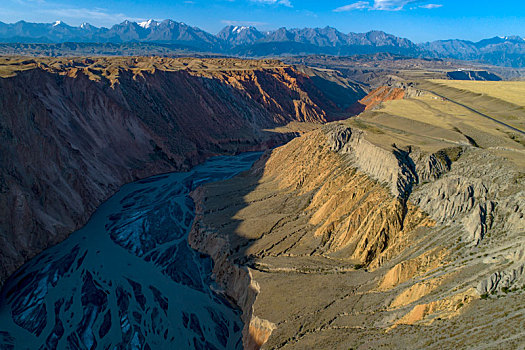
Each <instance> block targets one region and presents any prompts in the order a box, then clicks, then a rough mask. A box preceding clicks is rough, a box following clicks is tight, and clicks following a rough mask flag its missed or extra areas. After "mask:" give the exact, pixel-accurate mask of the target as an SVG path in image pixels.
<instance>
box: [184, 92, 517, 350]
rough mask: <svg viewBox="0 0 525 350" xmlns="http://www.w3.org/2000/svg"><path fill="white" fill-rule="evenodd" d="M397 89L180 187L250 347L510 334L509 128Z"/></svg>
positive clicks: (505, 337) (436, 344)
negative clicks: (249, 165)
mask: <svg viewBox="0 0 525 350" xmlns="http://www.w3.org/2000/svg"><path fill="white" fill-rule="evenodd" d="M421 85H424V86H425V90H429V89H431V88H435V87H436V86H437V85H436V84H434V83H428V82H421ZM437 87H438V88H439V93H447V94H449V95H454V94H455V93H456V90H455V89H450V90H446V91H445V90H444V89H448V88H446V87H443V86H442V85H440V86H437ZM407 96H411V97H409V98H406V99H403V100H397V101H388V102H385V103H383V104H382V105H381V106H380V107H379V108H377V109H375V110H371V111H366V112H364V113H363V114H361V115H360V116H359V117H357V118H352V119H350V120H347V121H344V122H337V123H332V124H329V125H327V126H324V127H321V128H319V129H317V130H314V131H312V132H310V133H308V134H305V135H303V136H302V137H300V138H298V139H295V140H293V141H291V142H290V143H289V144H287V145H285V146H283V147H280V148H278V149H276V150H274V151H272V152H269V153H268V154H267V155H266V157H265V158H263V159H262V160H261V161H259V163H258V164H256V166H255V167H254V168H253V169H252V170H251V171H250V172H248V173H245V174H243V175H241V176H239V177H237V178H235V179H232V180H229V181H225V182H221V183H216V184H208V185H206V186H204V187H203V188H201V189H199V190H197V192H196V193H195V194H194V198H195V199H196V202H197V208H198V209H197V211H198V217H197V219H196V224H195V226H194V230H193V232H192V235H191V237H190V241H191V243H192V245H193V246H194V247H195V248H197V249H198V250H200V251H203V252H206V253H208V254H210V255H212V257H213V258H214V259H215V261H216V266H215V274H216V277H217V280H218V282H219V283H220V284H222V285H223V286H224V287H225V289H226V291H227V293H228V294H229V295H230V296H232V297H234V298H235V299H236V300H238V301H239V300H240V301H241V304H242V306H243V310H244V317H245V321H246V322H249V323H250V328H249V330H250V332H249V334H250V335H251V338H250V341H249V342H248V343H247V344H249V345H250V346H252V347H253V348H256V347H257V346H256V345H257V344H262V343H265V344H264V345H263V348H268V349H314V348H316V349H423V348H424V349H467V348H468V349H501V348H508V349H519V348H523V347H524V346H525V341H524V339H525V274H524V270H525V251H524V248H523V247H524V246H525V218H524V214H525V162H524V159H525V143H524V139H523V137H522V136H521V135H519V134H517V133H515V132H512V131H511V129H508V128H507V129H506V128H505V127H504V126H502V125H500V124H497V123H496V122H494V121H491V120H488V119H486V118H483V117H482V116H480V115H479V114H477V113H475V112H472V111H470V110H468V109H466V108H464V107H461V106H460V105H458V104H455V103H452V102H450V101H445V100H443V99H442V98H440V97H438V96H437V95H435V94H432V93H430V92H428V91H422V90H417V89H412V88H411V89H409V91H407ZM454 96H455V97H456V98H458V101H460V102H462V103H465V102H469V101H471V100H469V98H470V97H471V96H470V95H467V96H466V98H462V97H464V96H460V95H454ZM481 102H483V103H486V105H485V106H486V108H489V107H494V101H493V100H491V99H488V100H484V101H481ZM483 103H482V105H483ZM520 118H521V117H520ZM523 121H524V120H522V119H519V120H517V121H516V122H517V123H518V124H520V123H521V122H523ZM240 267H247V268H248V270H244V269H243V268H240ZM246 271H248V272H246ZM240 276H243V277H242V278H245V279H248V280H250V278H251V284H250V286H249V288H246V287H244V288H243V287H242V285H240V284H239V283H238V281H239V279H240ZM245 284H246V283H245Z"/></svg>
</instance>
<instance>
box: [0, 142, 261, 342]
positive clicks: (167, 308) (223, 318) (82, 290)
mask: <svg viewBox="0 0 525 350" xmlns="http://www.w3.org/2000/svg"><path fill="white" fill-rule="evenodd" d="M260 155H261V153H258V152H257V153H256V152H254V153H244V154H241V155H238V156H234V157H215V158H212V159H209V160H208V161H207V162H206V163H204V164H203V165H200V166H198V167H196V168H194V169H193V170H192V171H190V172H187V173H171V174H165V175H159V176H154V177H151V178H148V179H145V180H141V181H137V182H134V183H131V184H128V185H125V186H123V187H122V188H121V189H120V191H119V192H117V193H116V194H115V195H114V196H113V197H111V198H110V199H109V200H108V201H106V202H105V203H104V204H102V205H101V206H100V207H99V208H98V209H97V211H96V212H95V213H94V214H93V216H92V217H91V219H90V220H89V222H88V223H87V224H86V226H85V227H83V228H82V229H80V230H78V231H76V232H74V233H73V234H72V235H71V236H70V237H69V238H68V239H66V240H65V241H64V242H62V243H60V244H58V245H56V246H54V247H52V248H49V249H47V250H45V251H44V252H43V253H41V254H40V255H38V256H37V257H35V258H34V259H32V260H31V261H29V262H28V263H27V264H25V265H24V266H23V267H22V268H21V269H20V270H19V271H17V272H16V273H15V274H14V275H13V276H12V277H11V278H10V279H9V280H8V281H7V282H6V284H5V286H4V288H3V290H2V293H1V296H0V349H2V350H3V349H242V334H241V332H242V328H243V324H242V321H241V317H240V316H241V312H240V310H238V309H236V308H235V307H234V306H233V305H231V304H230V303H229V302H228V301H227V300H226V299H224V298H223V297H222V296H220V295H218V294H216V293H215V292H214V291H213V290H212V289H213V280H212V278H211V277H212V276H211V269H212V261H211V259H209V258H208V257H205V256H202V255H200V254H199V253H197V252H195V251H194V250H192V249H191V248H190V247H189V246H188V242H187V241H188V240H187V238H188V233H189V231H190V229H191V225H192V222H193V218H194V205H193V202H192V200H191V198H190V197H189V193H190V192H191V191H192V190H193V189H195V188H196V187H198V186H199V185H200V184H204V183H208V182H213V181H219V180H223V179H228V178H231V177H233V176H235V175H237V174H239V173H240V172H242V171H245V170H248V169H249V168H250V167H251V166H252V164H253V163H254V162H255V161H256V160H257V159H258V158H259V157H260Z"/></svg>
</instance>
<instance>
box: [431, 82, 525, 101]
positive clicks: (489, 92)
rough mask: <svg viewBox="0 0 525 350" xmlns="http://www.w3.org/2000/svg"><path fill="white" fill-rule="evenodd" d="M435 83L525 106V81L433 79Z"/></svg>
mask: <svg viewBox="0 0 525 350" xmlns="http://www.w3.org/2000/svg"><path fill="white" fill-rule="evenodd" d="M433 82H434V83H438V84H441V85H445V86H448V87H452V88H455V89H460V90H466V91H470V92H473V93H476V94H481V95H486V96H490V97H495V98H498V99H500V100H503V101H507V102H510V103H513V104H515V105H517V106H521V107H525V81H463V80H440V79H436V80H433Z"/></svg>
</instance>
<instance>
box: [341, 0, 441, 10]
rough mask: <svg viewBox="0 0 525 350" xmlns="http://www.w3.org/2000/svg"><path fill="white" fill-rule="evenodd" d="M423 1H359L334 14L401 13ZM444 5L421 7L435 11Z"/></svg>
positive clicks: (343, 7) (342, 7)
mask: <svg viewBox="0 0 525 350" xmlns="http://www.w3.org/2000/svg"><path fill="white" fill-rule="evenodd" d="M420 2H422V0H374V1H373V2H371V1H358V2H355V3H353V4H349V5H346V6H341V7H338V8H336V9H334V12H344V11H352V10H364V9H368V10H377V11H400V10H402V9H404V8H405V6H407V5H409V4H415V3H420ZM441 6H443V5H439V4H427V5H421V6H419V7H421V8H426V9H435V8H438V7H441Z"/></svg>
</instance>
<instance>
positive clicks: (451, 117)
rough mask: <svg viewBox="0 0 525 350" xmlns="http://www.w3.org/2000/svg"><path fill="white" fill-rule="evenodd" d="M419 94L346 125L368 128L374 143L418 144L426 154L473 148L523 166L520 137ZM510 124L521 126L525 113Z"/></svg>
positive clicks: (442, 90) (524, 149)
mask: <svg viewBox="0 0 525 350" xmlns="http://www.w3.org/2000/svg"><path fill="white" fill-rule="evenodd" d="M425 86H427V87H429V85H425ZM435 86H436V87H438V89H439V92H440V93H446V94H447V96H454V97H455V98H459V96H458V95H455V92H456V90H454V89H450V90H449V89H448V88H447V87H441V86H438V85H435ZM418 95H419V96H415V97H411V98H406V99H403V100H396V101H388V102H385V103H382V104H381V105H380V106H379V107H378V108H377V109H375V110H373V111H367V112H365V113H362V114H361V115H360V116H359V117H357V118H353V119H350V120H349V121H348V123H349V124H350V125H353V126H357V127H360V128H364V129H368V131H369V132H368V133H367V138H369V139H370V141H371V142H374V143H376V144H381V145H389V144H392V143H396V144H397V145H398V146H406V145H418V146H419V147H421V148H422V149H424V150H426V151H429V152H435V151H437V150H439V149H441V148H443V147H450V146H460V145H472V146H474V147H478V148H484V149H487V150H488V151H490V152H492V153H495V154H499V155H503V156H505V157H506V158H508V159H510V160H512V161H513V162H515V163H516V164H520V165H525V160H524V158H525V153H524V152H525V136H523V134H521V133H519V132H518V131H515V130H513V129H511V128H508V127H506V126H504V125H501V124H499V123H497V122H496V121H493V120H490V119H488V118H485V117H483V116H481V115H480V114H478V113H476V112H474V111H472V110H470V109H468V108H465V107H463V106H461V105H459V104H456V103H454V102H452V101H450V100H449V99H443V98H441V97H439V96H437V95H435V94H433V93H430V92H425V91H423V92H420V93H419V94H418ZM496 101H499V100H496ZM480 104H481V103H479V104H476V106H478V105H480ZM513 122H514V125H524V123H525V114H523V115H521V114H516V115H515V118H514V119H513Z"/></svg>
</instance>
